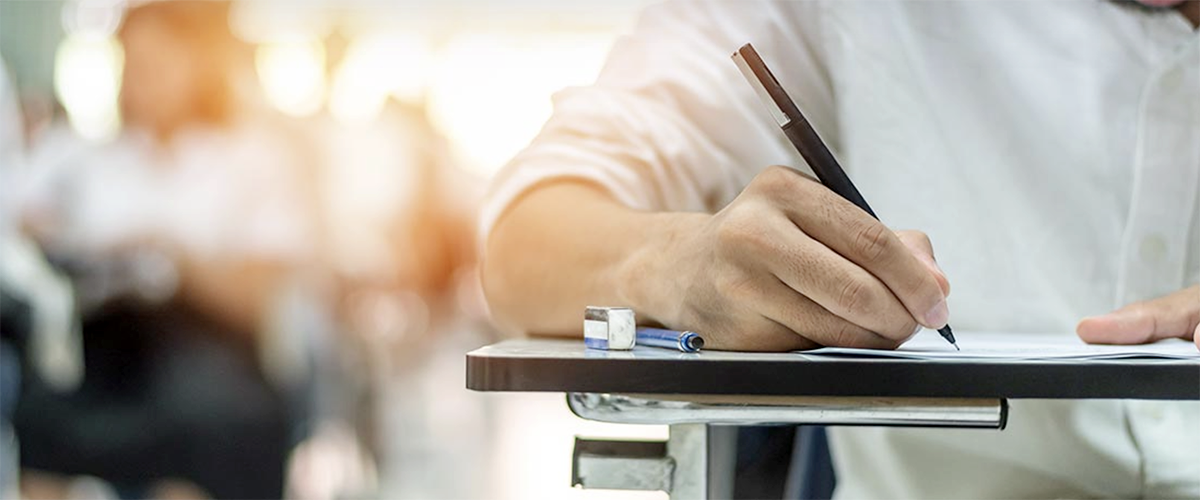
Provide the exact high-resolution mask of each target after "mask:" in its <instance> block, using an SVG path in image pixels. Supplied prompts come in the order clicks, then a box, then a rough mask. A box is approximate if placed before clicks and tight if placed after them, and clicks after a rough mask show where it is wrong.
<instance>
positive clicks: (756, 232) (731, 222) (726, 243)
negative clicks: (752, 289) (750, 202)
mask: <svg viewBox="0 0 1200 500" xmlns="http://www.w3.org/2000/svg"><path fill="white" fill-rule="evenodd" d="M769 233H770V231H769V229H768V227H767V225H766V224H764V223H763V214H762V213H761V212H760V211H757V210H753V209H751V208H749V206H746V207H742V208H739V209H737V210H734V211H733V212H732V213H730V214H728V217H726V218H725V220H724V221H723V222H722V223H721V225H720V226H719V227H718V229H717V243H718V245H720V247H721V248H724V249H726V250H728V251H731V252H732V254H731V255H730V256H732V257H741V258H744V256H743V255H742V252H743V251H745V250H751V251H755V252H759V251H763V250H767V249H769V248H771V247H772V246H773V245H774V244H775V243H774V240H773V239H772V238H771V235H770V234H769Z"/></svg>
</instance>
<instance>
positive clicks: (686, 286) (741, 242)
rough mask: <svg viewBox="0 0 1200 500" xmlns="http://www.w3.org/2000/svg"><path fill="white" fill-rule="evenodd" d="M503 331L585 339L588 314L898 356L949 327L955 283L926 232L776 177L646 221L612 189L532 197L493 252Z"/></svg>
mask: <svg viewBox="0 0 1200 500" xmlns="http://www.w3.org/2000/svg"><path fill="white" fill-rule="evenodd" d="M483 279H484V289H485V292H486V293H487V297H488V301H489V303H490V305H491V307H492V312H493V314H494V315H495V317H496V318H497V319H498V321H499V322H501V323H502V324H504V325H506V326H508V327H509V328H512V329H517V330H521V331H525V332H530V333H543V334H570V335H579V331H580V325H581V321H582V320H581V317H582V311H583V308H584V306H586V305H589V304H592V305H622V306H630V307H633V308H634V309H635V311H636V312H637V313H638V315H639V318H640V319H641V320H642V321H653V322H658V323H662V324H664V325H667V326H669V327H673V328H679V329H689V330H696V331H700V332H702V333H703V334H704V335H705V339H706V341H707V342H708V345H710V346H712V347H713V348H715V349H738V350H790V349H801V348H809V347H814V346H816V345H838V346H859V347H875V348H894V347H896V346H897V345H899V344H900V343H901V342H903V341H904V340H906V339H907V338H908V337H910V336H911V335H912V334H913V333H914V331H915V329H916V326H917V325H918V323H919V324H921V325H924V326H926V327H930V328H938V327H941V326H943V325H945V324H946V321H947V317H948V311H947V309H946V305H945V294H946V293H947V292H948V290H949V286H948V284H947V282H946V279H945V277H944V276H943V275H942V274H941V271H940V270H938V269H937V266H936V264H935V263H934V261H933V254H932V249H931V247H930V246H929V243H928V240H927V239H925V238H924V235H921V234H920V233H912V232H910V233H904V234H902V235H898V234H896V233H893V232H892V231H891V230H889V229H887V228H886V227H885V226H883V225H882V224H880V223H879V222H878V221H876V220H875V219H873V218H871V217H870V216H869V215H867V214H866V213H865V212H863V211H862V210H860V209H858V208H857V207H855V206H854V205H852V204H850V203H849V202H847V201H845V200H843V199H841V198H840V197H838V196H837V195H836V194H834V193H832V192H830V191H829V190H827V189H825V188H824V186H821V185H820V184H819V183H817V182H816V181H814V180H812V179H810V178H808V177H806V176H804V175H802V174H800V173H798V172H796V171H794V170H791V169H788V168H783V167H773V168H770V169H767V170H766V171H764V172H763V173H762V174H760V175H759V176H758V177H756V178H755V180H754V181H753V182H752V183H751V184H750V185H749V186H748V187H747V188H746V189H745V190H744V191H743V192H742V194H741V195H739V196H738V197H737V199H735V200H734V201H733V202H732V203H730V204H729V205H728V206H727V207H725V208H724V209H722V210H721V211H720V212H718V213H716V214H712V215H709V214H704V213H684V212H639V211H635V210H632V209H629V208H627V207H624V206H622V205H620V204H619V203H617V202H615V201H613V200H612V199H611V198H610V197H609V196H607V195H606V194H605V193H604V192H603V191H602V190H599V189H597V188H594V187H591V186H588V185H586V184H580V183H575V182H556V183H550V184H546V185H543V186H541V187H538V188H535V189H533V190H532V191H530V192H529V193H528V194H527V195H526V196H525V197H524V198H522V199H521V200H519V201H518V202H517V203H516V204H514V205H513V206H512V208H511V209H510V210H509V211H508V212H507V213H505V214H504V215H503V216H502V217H501V219H500V220H499V222H498V223H497V225H496V226H495V229H494V230H493V232H492V235H491V238H490V239H489V240H488V242H487V248H486V252H485V259H484V271H483Z"/></svg>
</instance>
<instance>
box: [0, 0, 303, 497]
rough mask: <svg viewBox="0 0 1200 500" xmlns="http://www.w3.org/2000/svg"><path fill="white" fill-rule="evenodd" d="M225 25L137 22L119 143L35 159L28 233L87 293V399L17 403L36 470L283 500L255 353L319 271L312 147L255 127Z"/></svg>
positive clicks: (68, 145)
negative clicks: (309, 164) (290, 292)
mask: <svg viewBox="0 0 1200 500" xmlns="http://www.w3.org/2000/svg"><path fill="white" fill-rule="evenodd" d="M228 10H229V4H228V3H227V2H211V1H159V2H149V3H145V2H143V3H137V4H135V5H134V6H133V7H131V8H130V9H129V10H128V11H127V13H126V16H125V19H124V21H123V24H122V26H121V27H120V30H119V39H120V41H121V43H122V45H123V47H124V51H125V56H124V71H123V75H124V77H123V81H122V86H121V93H120V108H121V112H122V118H123V121H124V129H123V130H122V132H121V133H120V135H119V137H117V138H116V139H115V140H114V141H112V142H110V143H108V144H103V145H98V146H93V145H87V144H84V143H81V142H80V141H78V140H75V139H74V138H72V137H70V136H69V135H67V134H64V133H57V134H52V135H51V136H49V137H47V138H46V139H45V140H43V141H42V142H41V144H40V147H38V148H37V150H36V151H35V153H34V154H33V155H32V158H31V163H32V164H33V165H34V171H33V173H32V174H31V177H32V178H31V179H30V180H29V182H28V183H27V187H28V189H25V190H24V192H23V193H22V195H21V200H22V201H21V206H22V224H23V227H24V228H25V230H27V231H28V232H29V233H30V234H32V235H33V236H35V237H36V238H37V239H38V240H39V241H40V242H41V243H42V244H43V246H44V248H45V249H46V251H47V252H48V253H49V254H50V256H51V257H52V259H54V260H55V261H57V262H59V263H60V264H62V265H63V267H65V268H66V269H67V270H68V272H69V273H71V274H72V275H73V276H74V277H75V280H76V283H77V287H78V293H79V296H80V298H81V302H83V304H82V307H84V308H85V309H87V310H88V311H90V315H89V317H88V318H87V320H86V323H85V326H84V336H85V340H84V342H85V356H86V363H87V365H86V370H87V373H86V380H85V383H84V386H83V388H82V389H81V390H80V391H79V392H78V393H76V394H73V395H72V396H71V397H68V398H62V397H57V396H56V395H53V394H50V393H49V392H47V391H41V390H39V389H38V388H37V387H33V388H31V389H30V390H28V391H27V392H28V397H25V396H24V395H23V401H22V403H23V404H22V405H21V406H20V407H19V408H18V415H17V431H18V433H19V434H20V437H21V446H22V450H21V458H22V461H23V464H24V465H25V466H26V467H30V468H35V469H45V470H50V471H55V472H63V473H69V474H90V475H95V476H99V477H101V478H103V479H106V480H108V481H111V482H113V484H114V485H117V486H118V489H119V490H121V491H122V492H125V491H131V493H130V494H132V495H137V494H140V493H139V491H141V490H138V488H144V487H145V486H146V485H152V484H154V482H155V481H156V480H161V479H171V480H174V481H178V480H183V481H184V484H186V485H190V486H195V487H198V489H197V488H190V489H189V488H183V490H185V491H203V492H205V493H206V494H208V495H213V496H217V497H222V498H278V497H280V496H281V495H282V489H281V488H282V484H283V478H282V476H283V470H284V462H285V460H286V453H287V448H288V444H289V436H288V428H287V425H286V424H287V418H288V415H287V412H286V410H285V405H284V403H283V401H282V399H281V395H280V394H279V391H278V390H277V388H275V387H273V386H271V385H270V384H269V383H268V382H267V379H266V377H265V376H264V374H263V373H262V370H261V368H260V364H259V363H258V362H257V351H256V349H257V347H258V346H257V340H256V337H255V335H256V333H258V332H260V331H261V330H262V325H264V324H265V323H267V322H269V321H270V320H271V314H272V313H271V311H272V304H273V301H274V300H276V298H277V295H278V292H279V291H280V290H281V289H282V288H283V287H285V286H286V285H287V283H288V280H289V279H291V278H292V277H294V276H295V275H296V274H297V273H298V272H300V271H301V270H302V268H303V266H304V265H305V263H306V262H308V259H309V258H310V257H311V255H310V252H309V249H310V248H311V245H310V244H309V243H310V242H309V238H310V236H311V235H310V224H311V223H312V218H311V217H309V216H308V215H307V212H306V209H307V208H306V203H305V202H304V199H305V194H304V188H302V187H301V186H303V182H302V181H299V180H298V179H297V172H298V171H299V170H300V168H299V165H302V164H303V159H302V158H301V156H302V153H297V150H298V149H299V148H300V147H298V146H296V145H293V144H290V143H288V142H287V141H286V140H285V138H284V136H283V135H282V133H279V132H278V131H277V130H275V129H272V128H270V127H268V126H266V125H264V119H263V118H262V116H260V115H257V114H255V113H254V112H253V111H254V110H255V109H256V107H255V106H254V103H253V101H251V100H250V98H249V96H248V95H247V93H246V89H247V88H248V85H246V83H247V82H246V80H247V79H248V78H250V75H251V74H250V73H249V64H248V62H249V51H248V47H246V46H244V45H243V44H242V43H240V42H239V41H237V40H236V39H235V38H234V37H233V36H232V34H231V33H230V31H229V28H228ZM122 488H125V490H122Z"/></svg>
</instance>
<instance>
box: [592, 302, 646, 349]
mask: <svg viewBox="0 0 1200 500" xmlns="http://www.w3.org/2000/svg"><path fill="white" fill-rule="evenodd" d="M636 341H637V321H636V320H635V319H634V316H633V309H630V308H628V307H596V306H588V307H587V309H586V310H585V311H584V313H583V342H584V345H586V346H587V347H590V348H593V349H608V350H629V349H633V346H634V344H635V343H636Z"/></svg>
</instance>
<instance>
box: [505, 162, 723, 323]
mask: <svg viewBox="0 0 1200 500" xmlns="http://www.w3.org/2000/svg"><path fill="white" fill-rule="evenodd" d="M704 217H707V215H705V214H683V213H648V212H639V211H636V210H632V209H630V208H628V207H625V206H622V205H621V204H619V203H618V202H616V201H614V200H612V199H611V197H609V196H608V195H607V194H605V193H604V192H603V191H602V190H600V189H599V188H596V187H592V186H589V185H586V184H582V183H575V182H562V183H555V184H550V185H546V186H543V187H540V188H537V189H535V190H534V191H533V192H531V193H529V194H528V195H527V196H525V197H524V198H523V199H521V200H520V201H518V202H517V203H516V204H515V205H514V206H513V207H512V208H511V209H510V210H509V212H508V213H506V214H505V215H504V216H503V217H502V218H501V219H500V221H499V222H498V223H497V225H496V227H495V229H494V230H493V231H492V234H491V236H490V238H489V239H488V242H487V248H486V255H485V259H484V264H483V285H484V290H485V292H486V294H487V297H488V302H489V304H490V305H491V307H492V314H493V316H494V317H495V319H496V320H497V321H498V322H499V323H500V324H502V325H503V326H504V327H506V328H508V329H512V330H518V331H521V332H524V333H532V334H545V335H580V332H581V331H582V324H583V323H582V321H583V320H582V317H583V309H584V307H585V306H587V305H614V306H615V305H623V306H630V307H635V309H641V310H639V311H638V312H639V314H642V315H647V314H650V313H651V312H652V310H653V309H655V307H654V306H649V307H639V306H642V305H644V303H645V302H646V299H647V298H649V297H653V296H655V295H660V294H661V292H660V291H659V290H657V289H658V288H665V286H664V285H665V284H660V283H658V282H657V280H659V278H660V277H661V269H660V268H661V263H662V262H663V260H665V259H664V258H663V253H664V252H667V251H668V248H669V247H670V246H671V242H672V240H673V239H677V237H676V236H675V235H678V234H680V232H681V231H685V228H686V226H688V225H689V224H692V223H694V222H696V221H697V220H698V218H704ZM664 292H665V290H664ZM660 300H661V299H660ZM642 318H644V319H646V320H653V319H655V318H653V317H646V316H642ZM640 319H641V318H640Z"/></svg>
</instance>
